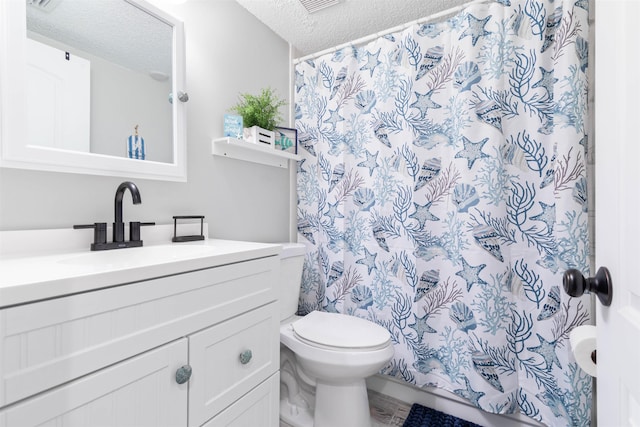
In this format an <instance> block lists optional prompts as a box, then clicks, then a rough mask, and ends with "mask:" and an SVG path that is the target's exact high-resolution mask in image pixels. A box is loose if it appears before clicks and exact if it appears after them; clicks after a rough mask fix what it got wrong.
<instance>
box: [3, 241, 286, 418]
mask: <svg viewBox="0 0 640 427" xmlns="http://www.w3.org/2000/svg"><path fill="white" fill-rule="evenodd" d="M273 253H276V254H277V251H272V254H273ZM278 268H279V264H278V257H277V256H272V255H270V256H264V257H259V258H255V259H247V260H242V261H238V262H233V263H228V264H227V263H225V264H222V265H218V266H215V267H211V268H203V269H198V270H196V271H187V272H181V273H178V274H172V275H167V276H165V277H157V278H150V279H148V280H141V281H136V282H134V283H115V284H114V285H113V286H110V287H106V288H102V289H96V290H90V291H87V292H82V293H77V294H72V295H66V296H60V297H57V298H51V299H46V300H42V301H32V302H26V303H24V304H18V305H14V306H9V307H5V308H1V309H0V346H1V348H0V426H3V427H5V426H6V427H16V426H45V425H46V426H50V425H51V426H98V425H101V426H102V425H105V426H114V427H116V426H117V427H120V426H131V427H134V426H135V427H140V426H169V427H172V426H185V427H186V426H189V427H192V426H193V427H198V426H201V425H207V426H227V425H234V426H235V425H244V426H258V425H259V426H277V425H278V422H279V421H278V390H279V379H278V368H279V361H278V359H279V333H278V329H279V314H278V305H277V301H276V298H277V297H276V295H277V292H276V289H275V285H276V277H277V273H278ZM184 366H188V367H190V368H191V376H190V378H189V379H188V381H186V382H184V383H183V384H179V383H178V382H177V379H176V373H177V372H178V370H181V373H184V372H186V371H187V370H188V369H186V368H185V369H182V367H184Z"/></svg>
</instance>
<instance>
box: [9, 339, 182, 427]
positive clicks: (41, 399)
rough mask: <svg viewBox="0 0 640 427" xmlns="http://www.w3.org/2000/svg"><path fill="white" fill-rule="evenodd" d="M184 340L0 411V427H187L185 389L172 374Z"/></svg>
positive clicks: (179, 364) (179, 357) (180, 356)
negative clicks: (183, 426)
mask: <svg viewBox="0 0 640 427" xmlns="http://www.w3.org/2000/svg"><path fill="white" fill-rule="evenodd" d="M186 360H187V339H186V338H183V339H181V340H178V341H175V342H173V343H171V344H167V345H164V346H162V347H160V348H157V349H155V350H151V351H149V352H146V353H143V354H141V355H139V356H136V357H134V358H132V359H129V360H126V361H123V362H121V363H118V364H116V365H114V366H111V367H108V368H105V369H103V370H101V371H98V372H95V373H93V374H91V375H87V376H86V377H83V378H80V379H78V380H75V381H73V382H71V383H69V384H65V385H63V386H60V387H57V388H55V389H53V390H50V391H48V392H46V393H42V394H40V395H38V396H35V397H32V398H30V399H26V400H24V401H22V402H20V403H16V404H15V405H13V406H9V407H7V408H5V409H3V410H1V411H0V427H31V426H44V425H46V426H57V427H87V426H119V427H126V426H131V427H133V426H135V427H146V426H148V427H163V426H180V425H185V421H184V420H185V417H186V415H187V384H182V385H178V384H177V383H176V381H175V372H176V369H178V368H179V367H180V366H181V365H182V364H184V363H185V362H186Z"/></svg>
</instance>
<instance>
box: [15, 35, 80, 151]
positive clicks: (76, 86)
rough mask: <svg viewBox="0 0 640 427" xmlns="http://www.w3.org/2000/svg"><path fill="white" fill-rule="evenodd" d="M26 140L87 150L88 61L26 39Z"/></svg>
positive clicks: (33, 142)
mask: <svg viewBox="0 0 640 427" xmlns="http://www.w3.org/2000/svg"><path fill="white" fill-rule="evenodd" d="M26 48H27V49H26V54H27V68H26V73H27V76H26V79H25V82H26V85H25V87H26V99H27V108H28V110H29V114H27V130H26V134H27V142H28V143H29V144H30V145H39V146H45V147H53V148H62V149H65V150H74V151H84V152H87V153H88V152H89V148H90V146H89V138H90V125H89V122H90V110H91V76H90V73H91V63H90V62H89V61H88V60H86V59H84V58H80V57H79V56H77V55H70V54H67V52H65V51H63V50H60V49H57V48H55V47H52V46H49V45H46V44H44V43H40V42H37V41H35V40H31V39H29V38H27V39H26Z"/></svg>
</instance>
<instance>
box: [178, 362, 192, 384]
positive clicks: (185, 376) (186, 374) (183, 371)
mask: <svg viewBox="0 0 640 427" xmlns="http://www.w3.org/2000/svg"><path fill="white" fill-rule="evenodd" d="M191 372H192V369H191V366H189V365H184V366H181V367H180V368H178V370H177V371H176V382H177V383H178V384H184V383H186V382H187V381H189V378H191Z"/></svg>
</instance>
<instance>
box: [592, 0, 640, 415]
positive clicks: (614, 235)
mask: <svg viewBox="0 0 640 427" xmlns="http://www.w3.org/2000/svg"><path fill="white" fill-rule="evenodd" d="M595 5H596V10H595V20H596V54H595V56H596V58H595V60H596V68H595V73H596V95H595V96H596V97H595V102H596V112H595V114H596V248H597V249H596V264H597V267H599V266H606V267H608V268H609V270H610V272H611V277H612V280H613V302H612V304H611V306H610V307H603V306H602V305H601V304H600V303H598V305H597V309H596V310H597V313H596V316H597V317H596V319H597V320H596V321H597V325H598V341H597V342H598V344H597V345H598V357H597V367H598V368H597V369H598V379H597V395H598V403H597V410H598V426H599V427H609V426H612V427H619V426H640V366H639V365H640V277H639V276H638V274H640V268H639V264H640V135H639V133H638V131H637V130H635V129H634V128H638V127H639V126H640V106H639V103H640V80H639V78H640V77H639V76H640V74H639V71H640V70H639V67H640V35H639V33H638V31H639V30H640V0H626V1H625V0H596V1H595Z"/></svg>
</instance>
